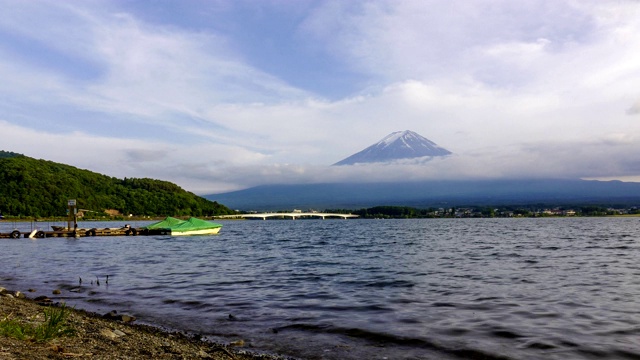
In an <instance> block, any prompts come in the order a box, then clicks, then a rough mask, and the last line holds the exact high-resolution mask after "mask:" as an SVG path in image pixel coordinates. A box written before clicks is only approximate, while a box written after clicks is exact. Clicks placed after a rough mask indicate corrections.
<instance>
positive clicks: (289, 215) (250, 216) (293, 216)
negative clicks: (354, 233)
mask: <svg viewBox="0 0 640 360" xmlns="http://www.w3.org/2000/svg"><path fill="white" fill-rule="evenodd" d="M357 217H360V216H359V215H353V214H336V213H319V212H296V211H294V212H288V213H261V214H237V215H222V216H218V217H217V218H218V219H262V220H267V218H291V219H292V220H295V219H299V218H320V219H322V220H324V219H326V218H334V219H336V218H341V219H345V220H346V219H352V218H357Z"/></svg>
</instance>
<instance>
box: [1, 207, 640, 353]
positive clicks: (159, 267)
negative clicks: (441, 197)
mask: <svg viewBox="0 0 640 360" xmlns="http://www.w3.org/2000/svg"><path fill="white" fill-rule="evenodd" d="M222 223H223V224H224V227H223V228H222V231H221V233H220V234H219V235H217V236H210V237H209V236H203V237H202V236H201V237H189V238H173V237H169V236H156V237H143V236H138V237H95V238H80V239H65V238H47V239H38V240H29V239H19V240H13V239H2V240H0V254H1V255H0V286H4V287H7V288H15V289H20V290H23V291H25V290H26V289H27V288H34V289H36V290H37V292H35V293H33V294H29V295H30V296H37V295H43V294H44V295H49V296H51V297H52V298H54V296H53V295H51V291H52V290H53V289H55V288H60V289H62V295H61V297H60V298H61V299H62V300H64V301H66V302H67V304H70V305H74V306H76V307H79V308H85V309H89V310H93V311H98V312H100V313H106V312H108V311H111V310H118V312H122V313H127V314H131V315H134V316H136V317H137V318H138V321H139V322H143V323H153V324H157V325H162V326H165V327H169V328H174V329H180V330H184V331H188V332H196V333H201V334H203V335H204V336H206V337H208V338H210V339H212V340H215V341H220V342H225V343H228V342H231V341H235V340H239V339H242V340H244V341H245V342H246V347H247V348H248V349H249V350H253V351H262V352H271V353H279V354H283V355H287V356H291V357H296V358H302V359H469V358H471V359H474V358H476V359H625V358H628V359H638V358H640V262H639V260H640V219H639V218H547V219H424V220H361V219H359V220H295V221H291V220H289V221H287V220H275V221H223V222H222ZM13 225H14V224H12V223H8V222H4V223H2V224H1V225H0V226H2V230H1V231H3V232H7V231H8V230H9V229H10V228H11V227H12V226H13ZM38 225H39V226H43V225H44V226H48V225H49V224H44V223H40V224H38ZM121 225H123V223H117V224H116V223H111V224H105V223H96V224H87V223H80V226H81V227H93V226H99V227H107V226H121ZM133 225H136V226H140V225H143V223H133ZM21 226H22V227H25V226H26V227H27V228H29V226H30V225H29V224H21ZM106 275H109V283H108V284H106ZM96 277H97V278H99V280H100V285H99V286H98V285H97V284H96ZM79 278H82V285H81V287H80V289H79V292H71V291H69V290H73V289H74V288H77V287H78V285H79ZM92 282H93V283H92ZM74 291H76V290H74Z"/></svg>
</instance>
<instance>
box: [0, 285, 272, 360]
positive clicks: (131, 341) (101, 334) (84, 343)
mask: <svg viewBox="0 0 640 360" xmlns="http://www.w3.org/2000/svg"><path fill="white" fill-rule="evenodd" d="M32 291H33V290H32ZM32 293H34V294H36V293H37V292H35V291H33V292H32ZM32 293H29V291H27V292H26V294H28V295H25V292H21V291H16V290H8V289H5V288H3V287H2V284H0V321H3V320H13V321H16V322H18V323H21V324H32V325H37V324H41V323H44V322H45V315H44V310H45V309H47V308H48V307H51V306H58V307H60V306H62V304H61V303H56V302H55V298H53V299H50V298H49V297H48V296H44V295H40V296H32V295H31V294H32ZM52 297H53V296H52ZM68 310H69V312H68V313H69V315H68V318H67V320H66V322H65V324H66V325H67V326H68V328H69V329H71V330H72V333H71V334H69V335H65V336H60V337H56V338H53V339H52V340H49V341H43V342H38V341H34V340H30V339H26V340H21V339H17V338H14V337H11V336H6V335H0V359H3V360H4V359H7V360H9V359H16V360H17V359H72V358H79V359H82V358H87V359H104V360H107V359H214V360H229V359H231V360H258V359H260V360H278V359H280V360H284V359H285V358H283V357H279V356H274V355H269V354H256V353H251V352H250V351H247V350H246V349H243V348H242V346H243V345H244V344H243V342H242V341H238V342H235V343H232V344H217V343H212V342H208V341H203V340H201V339H200V338H199V336H198V335H192V334H185V333H182V332H170V331H166V330H162V329H160V328H157V327H153V326H149V325H140V324H136V323H135V320H134V319H132V318H131V317H128V316H126V315H123V316H115V315H114V313H111V314H96V313H91V312H86V311H83V310H80V309H70V308H68Z"/></svg>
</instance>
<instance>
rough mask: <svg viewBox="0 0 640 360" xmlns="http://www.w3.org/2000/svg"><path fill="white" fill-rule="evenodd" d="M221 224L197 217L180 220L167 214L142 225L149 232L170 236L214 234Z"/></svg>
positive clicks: (218, 230)
mask: <svg viewBox="0 0 640 360" xmlns="http://www.w3.org/2000/svg"><path fill="white" fill-rule="evenodd" d="M221 228H222V224H219V223H215V222H211V221H206V220H201V219H198V218H194V217H192V218H189V220H180V219H176V218H173V217H170V216H167V217H166V218H165V219H164V220H162V221H159V222H157V223H153V224H150V225H147V226H145V227H143V229H144V230H147V231H148V232H149V233H151V234H153V233H156V232H157V233H159V234H163V235H171V236H187V235H214V234H217V233H219V232H220V229H221Z"/></svg>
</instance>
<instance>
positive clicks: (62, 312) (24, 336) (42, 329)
mask: <svg viewBox="0 0 640 360" xmlns="http://www.w3.org/2000/svg"><path fill="white" fill-rule="evenodd" d="M68 316H69V310H68V309H67V307H66V306H65V305H64V304H63V305H62V306H60V307H50V308H48V309H45V310H44V322H43V323H41V324H38V325H34V324H30V323H24V322H20V321H17V320H14V319H11V318H10V317H9V316H6V317H5V318H4V319H2V320H0V335H3V336H9V337H13V338H16V339H20V340H32V341H36V342H46V341H49V340H52V339H54V338H57V337H60V336H67V335H71V334H73V333H74V330H73V329H72V328H70V327H69V326H68V325H67V324H66V321H67V317H68Z"/></svg>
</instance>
